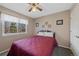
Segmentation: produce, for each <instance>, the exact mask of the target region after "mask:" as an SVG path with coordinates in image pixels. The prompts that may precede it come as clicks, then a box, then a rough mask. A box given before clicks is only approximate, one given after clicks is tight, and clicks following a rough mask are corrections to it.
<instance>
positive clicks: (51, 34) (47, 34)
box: [44, 32, 53, 37]
mask: <svg viewBox="0 0 79 59" xmlns="http://www.w3.org/2000/svg"><path fill="white" fill-rule="evenodd" d="M44 36H48V37H53V32H45V33H44Z"/></svg>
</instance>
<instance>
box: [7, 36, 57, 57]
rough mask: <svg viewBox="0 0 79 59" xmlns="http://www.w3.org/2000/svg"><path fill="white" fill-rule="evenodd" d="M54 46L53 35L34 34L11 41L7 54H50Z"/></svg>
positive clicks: (55, 44)
mask: <svg viewBox="0 0 79 59" xmlns="http://www.w3.org/2000/svg"><path fill="white" fill-rule="evenodd" d="M56 46H57V42H56V39H55V37H49V36H43V35H36V36H32V37H29V38H24V39H21V40H18V41H15V42H13V44H12V46H11V48H10V50H9V53H8V56H51V54H52V53H53V50H54V48H55V47H56Z"/></svg>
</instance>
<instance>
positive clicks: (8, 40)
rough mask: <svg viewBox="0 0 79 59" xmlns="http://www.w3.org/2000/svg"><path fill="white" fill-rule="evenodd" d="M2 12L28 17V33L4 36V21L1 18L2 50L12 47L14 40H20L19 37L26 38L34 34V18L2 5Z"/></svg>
mask: <svg viewBox="0 0 79 59" xmlns="http://www.w3.org/2000/svg"><path fill="white" fill-rule="evenodd" d="M0 12H3V13H6V14H10V15H13V16H16V17H19V18H23V19H28V29H27V33H26V34H18V35H11V36H2V24H1V23H2V22H1V19H0V51H3V50H5V49H7V48H10V46H11V44H12V42H13V41H14V40H18V39H19V38H24V37H29V36H31V35H33V32H34V31H33V30H34V28H33V20H32V18H29V17H26V16H24V15H21V14H19V13H17V12H15V11H12V10H9V9H7V8H4V7H2V6H0Z"/></svg>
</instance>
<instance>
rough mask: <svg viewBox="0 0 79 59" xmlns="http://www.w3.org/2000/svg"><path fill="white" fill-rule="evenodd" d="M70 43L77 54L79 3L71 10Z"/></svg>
mask: <svg viewBox="0 0 79 59" xmlns="http://www.w3.org/2000/svg"><path fill="white" fill-rule="evenodd" d="M70 43H71V47H72V48H73V49H74V51H75V53H76V55H79V4H77V5H76V6H75V7H74V8H73V9H72V11H71V24H70Z"/></svg>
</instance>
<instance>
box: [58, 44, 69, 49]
mask: <svg viewBox="0 0 79 59" xmlns="http://www.w3.org/2000/svg"><path fill="white" fill-rule="evenodd" d="M58 46H60V47H63V48H67V49H70V47H67V46H63V45H58Z"/></svg>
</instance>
